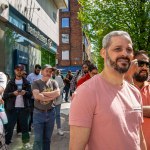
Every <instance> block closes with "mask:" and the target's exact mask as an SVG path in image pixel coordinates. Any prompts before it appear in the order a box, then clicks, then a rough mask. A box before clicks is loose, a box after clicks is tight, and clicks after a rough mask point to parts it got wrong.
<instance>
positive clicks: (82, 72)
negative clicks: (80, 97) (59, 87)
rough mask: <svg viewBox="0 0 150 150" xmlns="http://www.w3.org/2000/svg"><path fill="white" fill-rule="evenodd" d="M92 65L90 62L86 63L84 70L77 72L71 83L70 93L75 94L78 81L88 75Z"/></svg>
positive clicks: (83, 66)
mask: <svg viewBox="0 0 150 150" xmlns="http://www.w3.org/2000/svg"><path fill="white" fill-rule="evenodd" d="M90 64H91V62H90V61H89V60H86V61H84V63H83V65H82V70H77V71H76V73H75V75H74V76H73V78H72V80H71V81H70V91H71V92H72V93H74V91H75V90H76V88H77V82H78V80H79V79H80V78H81V77H83V76H84V75H86V74H87V73H88V66H89V65H90Z"/></svg>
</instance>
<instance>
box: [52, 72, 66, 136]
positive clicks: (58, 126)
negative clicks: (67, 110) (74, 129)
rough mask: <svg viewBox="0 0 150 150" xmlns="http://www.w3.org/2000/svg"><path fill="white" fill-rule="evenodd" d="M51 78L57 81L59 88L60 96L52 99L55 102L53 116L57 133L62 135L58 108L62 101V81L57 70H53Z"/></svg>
mask: <svg viewBox="0 0 150 150" xmlns="http://www.w3.org/2000/svg"><path fill="white" fill-rule="evenodd" d="M52 78H53V79H54V80H56V81H57V83H58V86H59V89H60V96H58V97H57V98H56V100H55V101H54V104H55V113H56V115H55V118H56V124H57V133H58V134H59V135H61V136H62V135H64V132H63V130H62V128H61V118H60V109H61V104H62V101H63V99H62V96H61V94H62V93H63V89H64V82H63V80H62V78H61V76H60V74H59V70H55V71H53V75H52Z"/></svg>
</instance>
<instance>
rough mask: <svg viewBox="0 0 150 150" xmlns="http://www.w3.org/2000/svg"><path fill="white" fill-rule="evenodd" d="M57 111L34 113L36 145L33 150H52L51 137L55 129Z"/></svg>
mask: <svg viewBox="0 0 150 150" xmlns="http://www.w3.org/2000/svg"><path fill="white" fill-rule="evenodd" d="M54 121H55V109H54V108H52V110H50V111H48V112H42V111H40V110H37V109H36V108H35V109H34V111H33V127H34V144H33V150H50V143H51V136H52V133H53V129H54Z"/></svg>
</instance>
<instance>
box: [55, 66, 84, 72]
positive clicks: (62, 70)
mask: <svg viewBox="0 0 150 150" xmlns="http://www.w3.org/2000/svg"><path fill="white" fill-rule="evenodd" d="M57 68H58V69H60V70H61V72H62V73H67V72H68V71H69V70H71V72H76V71H77V70H81V68H82V67H81V66H66V67H60V66H59V67H57Z"/></svg>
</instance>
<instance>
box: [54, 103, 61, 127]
mask: <svg viewBox="0 0 150 150" xmlns="http://www.w3.org/2000/svg"><path fill="white" fill-rule="evenodd" d="M60 108H61V104H59V105H56V106H55V118H56V124H57V129H59V128H61V119H60Z"/></svg>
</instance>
